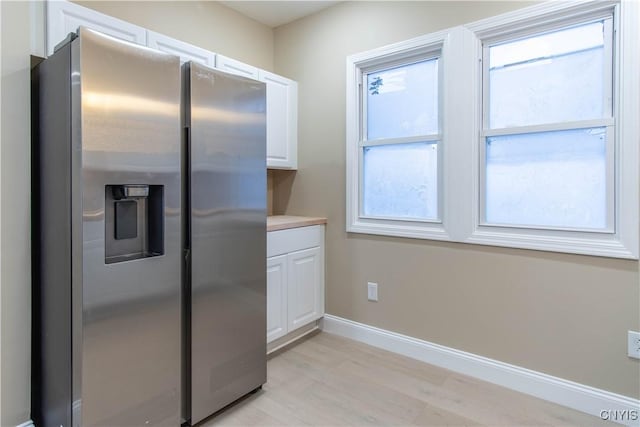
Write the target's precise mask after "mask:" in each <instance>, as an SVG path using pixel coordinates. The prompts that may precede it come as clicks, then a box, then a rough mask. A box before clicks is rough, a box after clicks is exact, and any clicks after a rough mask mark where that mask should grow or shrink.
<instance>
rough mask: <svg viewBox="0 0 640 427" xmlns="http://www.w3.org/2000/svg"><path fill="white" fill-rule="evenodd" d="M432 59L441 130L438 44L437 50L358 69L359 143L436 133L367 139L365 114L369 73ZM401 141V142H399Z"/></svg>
mask: <svg viewBox="0 0 640 427" xmlns="http://www.w3.org/2000/svg"><path fill="white" fill-rule="evenodd" d="M433 59H438V130H439V131H440V132H441V130H442V68H443V67H442V53H441V47H440V46H438V49H437V50H432V51H430V52H429V53H427V54H422V55H412V56H409V57H407V58H400V59H395V60H392V61H389V62H384V61H381V62H377V63H376V64H375V65H374V66H369V67H367V68H366V69H360V71H359V76H358V80H359V92H360V93H359V98H360V126H359V128H360V143H361V144H363V143H368V142H370V143H371V144H372V145H373V144H374V143H375V141H378V140H390V141H392V142H391V143H395V142H393V140H396V139H397V140H402V139H405V138H407V139H412V138H428V137H430V136H435V135H438V134H432V135H417V136H408V137H398V138H377V139H369V136H368V115H367V93H368V90H369V85H368V81H369V74H376V73H379V72H380V71H385V70H388V69H392V68H397V67H402V66H408V65H413V64H417V63H420V62H426V61H431V60H433ZM400 143H402V142H400ZM382 144H384V142H380V145H382Z"/></svg>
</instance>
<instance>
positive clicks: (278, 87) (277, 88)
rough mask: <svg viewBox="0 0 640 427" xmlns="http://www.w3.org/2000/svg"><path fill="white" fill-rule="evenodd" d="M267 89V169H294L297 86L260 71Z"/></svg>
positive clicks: (296, 152)
mask: <svg viewBox="0 0 640 427" xmlns="http://www.w3.org/2000/svg"><path fill="white" fill-rule="evenodd" d="M258 79H259V80H260V81H262V82H264V83H266V85H267V167H268V168H271V169H297V167H298V83H296V82H295V81H293V80H289V79H287V78H285V77H282V76H279V75H277V74H273V73H270V72H268V71H264V70H260V72H259V75H258Z"/></svg>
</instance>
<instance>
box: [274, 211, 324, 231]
mask: <svg viewBox="0 0 640 427" xmlns="http://www.w3.org/2000/svg"><path fill="white" fill-rule="evenodd" d="M326 223H327V218H322V217H319V216H293V215H272V216H268V217H267V231H277V230H286V229H288V228H298V227H307V226H309V225H318V224H326Z"/></svg>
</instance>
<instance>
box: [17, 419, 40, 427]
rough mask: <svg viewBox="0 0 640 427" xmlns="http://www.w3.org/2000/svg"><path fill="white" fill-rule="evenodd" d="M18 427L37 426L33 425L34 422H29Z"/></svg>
mask: <svg viewBox="0 0 640 427" xmlns="http://www.w3.org/2000/svg"><path fill="white" fill-rule="evenodd" d="M16 427H35V425H34V424H33V421H31V420H29V421H25V422H23V423H22V424H19V425H17V426H16Z"/></svg>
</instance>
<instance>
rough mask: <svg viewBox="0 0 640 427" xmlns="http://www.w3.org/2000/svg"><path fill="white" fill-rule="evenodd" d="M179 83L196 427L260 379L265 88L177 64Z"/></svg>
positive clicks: (190, 396)
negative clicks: (181, 108) (180, 76)
mask: <svg viewBox="0 0 640 427" xmlns="http://www.w3.org/2000/svg"><path fill="white" fill-rule="evenodd" d="M183 84H184V85H183V109H184V117H183V120H184V125H185V130H186V132H185V136H186V145H185V165H187V167H186V168H185V170H184V171H185V182H186V188H187V191H186V192H185V196H186V197H185V212H189V214H188V217H186V218H185V219H186V224H187V228H186V232H185V236H187V241H186V242H185V247H186V249H187V255H188V259H189V262H188V264H187V265H188V268H187V275H186V276H187V279H188V280H187V284H188V285H187V289H186V291H187V298H186V300H187V305H188V306H189V307H190V310H185V314H186V319H185V320H186V321H185V324H186V325H187V334H186V335H187V336H190V340H189V342H190V344H187V349H188V353H187V357H186V359H185V360H186V362H187V365H186V367H185V368H186V371H187V375H186V378H187V379H188V383H187V384H186V391H185V396H186V402H187V407H186V414H187V415H186V416H185V418H186V419H187V420H189V421H190V422H191V423H192V424H195V423H197V422H199V421H201V420H203V419H204V418H206V417H208V416H209V415H211V414H213V413H214V412H216V411H218V410H220V409H222V408H223V407H224V406H225V405H228V404H229V403H231V402H233V401H234V400H236V399H238V398H239V397H241V396H242V395H244V394H246V393H248V392H250V391H252V390H254V389H257V388H259V387H260V386H261V385H262V384H263V383H265V382H266V329H267V328H266V258H267V254H266V186H267V183H266V119H265V111H266V106H265V96H266V95H265V90H266V89H265V85H264V83H260V82H257V81H255V80H250V79H247V78H244V77H239V76H234V75H231V74H227V73H224V72H221V71H217V70H213V69H211V68H208V67H205V66H203V65H200V64H197V63H187V64H185V65H184V66H183ZM189 402H190V404H189Z"/></svg>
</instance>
